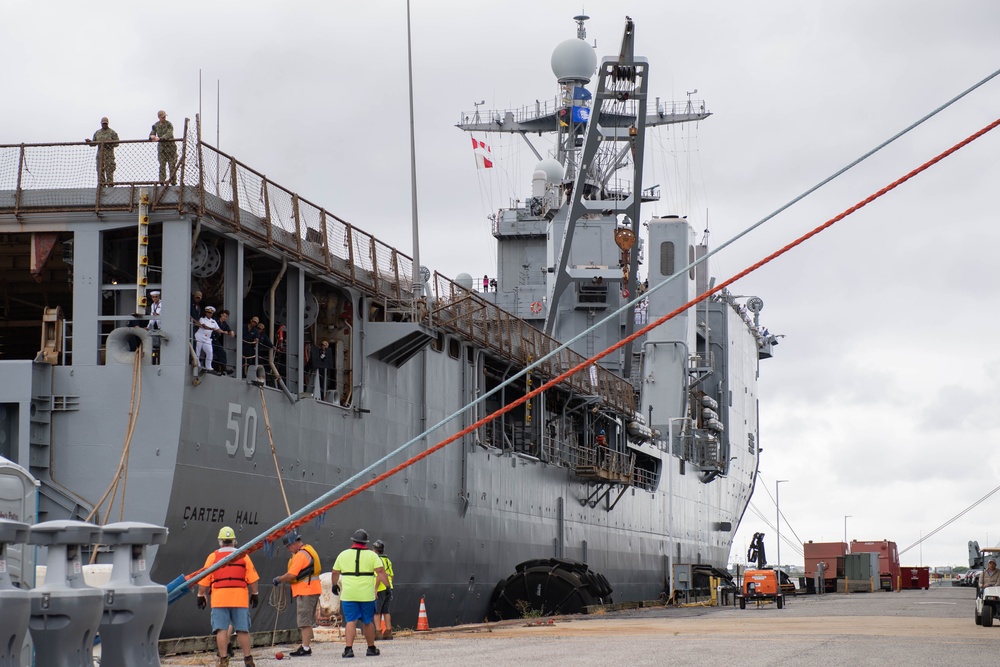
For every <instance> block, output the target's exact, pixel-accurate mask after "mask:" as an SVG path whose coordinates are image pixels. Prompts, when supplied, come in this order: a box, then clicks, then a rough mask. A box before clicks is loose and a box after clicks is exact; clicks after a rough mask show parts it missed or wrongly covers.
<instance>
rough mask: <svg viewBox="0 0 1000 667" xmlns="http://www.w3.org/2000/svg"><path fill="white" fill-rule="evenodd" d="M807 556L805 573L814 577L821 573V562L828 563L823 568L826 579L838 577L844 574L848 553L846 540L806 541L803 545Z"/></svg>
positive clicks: (804, 553) (809, 576)
mask: <svg viewBox="0 0 1000 667" xmlns="http://www.w3.org/2000/svg"><path fill="white" fill-rule="evenodd" d="M802 551H803V555H804V556H805V570H804V572H803V573H804V574H805V576H806V577H808V578H813V577H815V576H816V575H817V574H819V567H818V566H819V564H820V563H826V567H825V568H824V570H823V578H824V579H836V578H838V577H843V576H844V554H846V553H847V543H846V542H812V541H809V542H806V543H805V544H803V545H802Z"/></svg>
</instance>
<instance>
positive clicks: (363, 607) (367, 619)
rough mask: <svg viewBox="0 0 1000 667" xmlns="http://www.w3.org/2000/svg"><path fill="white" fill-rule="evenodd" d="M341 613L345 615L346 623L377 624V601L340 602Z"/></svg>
mask: <svg viewBox="0 0 1000 667" xmlns="http://www.w3.org/2000/svg"><path fill="white" fill-rule="evenodd" d="M340 611H341V613H343V614H344V623H351V622H353V621H361V622H362V623H364V624H365V625H371V624H372V623H374V622H375V600H372V601H371V602H348V601H346V600H341V601H340Z"/></svg>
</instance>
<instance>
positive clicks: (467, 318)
mask: <svg viewBox="0 0 1000 667" xmlns="http://www.w3.org/2000/svg"><path fill="white" fill-rule="evenodd" d="M432 280H433V282H432V284H431V293H432V295H433V297H434V301H433V305H432V309H431V314H432V315H431V317H432V319H433V321H434V323H435V324H436V325H437V326H439V327H443V328H446V329H449V330H451V331H453V332H455V333H456V334H460V335H461V336H463V337H464V338H466V339H467V340H472V341H475V342H477V343H479V344H480V345H482V346H483V347H485V348H487V349H490V350H493V351H494V352H497V353H499V354H500V355H502V356H503V358H506V359H509V360H512V361H515V362H517V363H519V364H521V365H525V366H526V365H528V364H530V363H532V362H534V361H536V360H538V359H541V358H542V357H544V356H546V355H547V354H549V353H550V352H552V351H553V350H555V349H556V348H557V347H559V342H558V341H556V340H555V339H554V338H551V337H549V336H547V335H546V334H545V333H543V332H542V331H539V330H538V329H536V328H535V327H533V326H531V325H530V324H528V323H527V322H525V321H524V320H522V319H520V318H518V317H517V316H515V315H513V314H511V313H508V312H507V311H505V310H503V309H502V308H499V307H498V306H496V305H494V304H492V303H490V302H489V301H487V300H486V299H484V298H482V297H481V296H479V295H478V294H477V293H476V292H474V291H473V290H471V289H466V288H465V287H462V286H461V285H459V284H458V283H456V282H454V281H452V280H450V279H448V278H446V277H444V276H442V275H441V274H439V273H435V274H434V276H433V279H432ZM584 361H586V357H584V356H582V355H580V354H578V353H576V352H573V351H572V350H569V349H565V350H561V351H559V352H558V353H557V354H556V355H554V356H552V357H550V358H549V359H546V360H545V361H544V362H542V364H541V365H539V366H538V367H536V368H535V369H534V370H532V375H534V376H537V377H541V378H543V379H545V380H549V379H552V378H554V377H556V376H558V375H560V374H562V373H563V372H565V371H566V370H569V369H570V368H573V367H575V366H577V365H579V364H581V363H583V362H584ZM563 385H565V386H568V387H569V388H570V389H572V390H573V391H575V392H577V393H578V394H583V395H598V396H601V397H602V398H603V400H604V402H605V403H606V404H607V405H608V406H609V407H612V408H614V409H616V410H619V411H622V412H625V413H626V414H633V413H634V408H633V406H634V405H635V392H634V389H633V387H632V385H631V384H630V383H629V382H628V381H627V380H625V379H624V378H622V377H619V376H618V375H615V374H614V373H612V372H611V371H609V370H608V369H606V368H604V367H602V366H599V365H596V364H593V365H591V366H589V367H587V368H586V369H584V370H583V371H582V372H578V373H576V374H574V375H572V376H571V377H569V378H567V379H566V380H565V381H564V382H563Z"/></svg>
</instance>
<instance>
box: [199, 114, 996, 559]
mask: <svg viewBox="0 0 1000 667" xmlns="http://www.w3.org/2000/svg"><path fill="white" fill-rule="evenodd" d="M998 126H1000V118H998V119H997V120H995V121H993V122H992V123H990V124H989V125H987V126H986V127H984V128H983V129H981V130H979V131H978V132H976V133H975V134H972V135H970V136H969V137H967V138H965V139H963V140H962V141H960V142H959V143H957V144H955V145H954V146H952V147H951V148H949V149H948V150H946V151H944V152H942V153H940V154H939V155H937V156H936V157H934V158H932V159H930V160H928V161H927V162H925V163H923V164H922V165H920V166H919V167H917V168H916V169H914V170H913V171H911V172H909V173H908V174H906V175H905V176H903V177H901V178H899V179H898V180H895V181H893V182H892V183H890V184H889V185H887V186H885V187H884V188H882V189H881V190H879V191H877V192H875V193H874V194H872V195H870V196H868V197H866V198H865V199H863V200H861V201H860V202H858V203H857V204H855V205H854V206H851V207H850V208H848V209H847V210H845V211H843V212H842V213H840V214H839V215H836V216H834V217H832V218H830V219H829V220H827V221H826V222H824V223H823V224H821V225H819V226H818V227H816V228H814V229H812V230H811V231H809V232H807V233H805V234H803V235H802V236H800V237H799V238H797V239H795V240H794V241H792V242H791V243H789V244H787V245H785V246H783V247H782V248H781V249H779V250H777V251H775V252H773V253H771V254H770V255H768V256H767V257H765V258H764V259H762V260H760V261H758V262H757V263H755V264H751V265H750V266H748V267H747V268H745V269H743V270H742V271H740V272H739V273H737V274H736V275H734V276H732V277H731V278H729V279H727V280H725V281H723V282H722V283H720V284H718V285H716V286H715V287H713V288H712V289H709V290H708V291H706V292H704V293H702V294H700V295H698V296H697V297H695V298H694V299H692V300H691V301H688V302H687V303H685V304H684V305H683V306H680V307H678V308H676V309H674V310H673V311H671V312H669V313H667V314H666V315H664V316H662V317H660V318H659V319H657V320H655V321H653V322H651V323H649V324H647V325H646V326H644V327H642V328H641V329H639V330H638V331H636V332H635V333H633V334H632V335H630V336H628V337H627V338H623V339H622V340H620V341H618V342H617V343H615V344H614V345H612V346H611V347H609V348H607V349H606V350H604V351H603V352H599V353H597V354H595V355H594V356H592V357H590V358H589V359H587V360H586V361H583V362H581V363H579V364H577V365H576V366H574V367H573V368H570V369H569V370H567V371H566V372H564V373H562V374H561V375H558V376H556V377H554V378H552V379H551V380H549V381H548V382H546V383H545V384H543V385H541V386H539V387H538V388H536V389H533V390H532V391H530V392H528V393H527V394H525V395H524V396H522V397H521V398H519V399H517V400H515V401H513V402H512V403H509V404H507V405H505V406H504V407H502V408H500V409H499V410H497V411H495V412H493V413H491V414H489V415H487V416H485V417H483V418H482V419H480V420H479V421H477V422H475V423H474V424H472V425H470V426H468V427H466V428H464V429H462V430H461V431H459V432H458V433H456V434H454V435H452V436H450V437H448V438H446V439H444V440H442V441H441V442H439V443H438V444H436V445H434V446H433V447H430V448H428V449H427V450H425V451H423V452H421V453H419V454H417V455H416V456H414V457H412V458H410V459H408V460H407V461H404V462H403V463H400V464H399V465H398V466H396V467H394V468H392V469H391V470H387V471H386V472H384V473H382V474H381V475H378V476H376V477H375V478H374V479H372V480H371V481H368V482H365V483H364V484H362V485H361V486H359V487H358V488H356V489H354V490H353V491H349V492H348V493H346V494H344V495H343V496H341V497H340V498H337V499H336V500H333V501H331V502H329V503H327V504H326V505H324V506H323V507H322V508H320V509H317V510H315V511H313V512H311V513H310V514H307V515H306V516H304V517H303V518H301V519H299V520H298V521H296V522H295V523H293V524H291V525H289V526H288V527H287V528H286V529H285V530H282V531H280V532H276V533H274V534H273V535H271V536H270V537H269V538H268V539H266V540H264V541H265V542H274V541H276V540H277V539H278V538H279V537H281V536H282V535H284V534H285V533H287V532H289V531H291V530H294V529H295V528H297V527H299V526H301V525H302V524H305V523H308V522H309V521H311V520H312V519H315V518H316V517H318V516H320V515H321V514H323V513H324V512H327V511H329V510H331V509H333V508H334V507H336V506H337V505H339V504H341V503H343V502H345V501H346V500H348V499H350V498H353V497H354V496H356V495H358V494H359V493H361V492H362V491H365V490H367V489H370V488H371V487H373V486H375V485H376V484H379V483H380V482H383V481H385V480H386V479H388V478H389V477H392V476H393V475H395V474H396V473H398V472H400V471H402V470H405V469H406V468H409V467H410V466H412V465H413V464H414V463H417V462H418V461H421V460H423V459H425V458H427V457H428V456H430V455H431V454H433V453H434V452H436V451H438V450H439V449H442V448H444V447H446V446H447V445H450V444H451V443H453V442H455V441H456V440H458V439H459V438H461V437H463V436H465V435H467V434H469V433H471V432H472V431H475V430H476V429H477V428H479V427H480V426H483V425H485V424H488V423H489V422H491V421H493V420H494V419H496V418H497V417H500V416H502V415H504V414H507V413H508V412H510V411H511V410H513V409H514V408H516V407H518V406H519V405H523V404H524V403H526V402H527V401H529V400H531V399H532V398H534V397H535V396H537V395H538V394H540V393H542V392H543V391H545V390H546V389H550V388H552V387H554V386H555V385H557V384H559V383H560V382H562V381H563V380H565V379H567V378H569V377H570V376H572V375H574V374H576V373H578V372H580V371H581V370H583V369H585V368H586V367H587V366H589V365H591V364H593V363H595V362H597V361H599V360H600V359H603V358H604V357H606V356H608V355H609V354H611V353H612V352H614V351H615V350H618V349H620V348H622V347H624V346H625V345H627V344H628V343H630V342H632V341H634V340H636V339H637V338H639V337H641V336H644V335H646V334H647V333H649V332H650V331H652V330H653V329H655V328H656V327H658V326H660V325H661V324H663V323H664V322H666V321H668V320H670V319H672V318H674V317H676V316H677V315H679V314H680V313H683V312H684V311H685V310H687V309H688V308H691V307H692V306H694V305H697V304H699V303H701V302H702V301H704V300H705V299H707V298H708V297H710V296H712V295H713V294H715V293H716V292H719V291H721V290H722V289H725V288H726V287H728V286H730V285H732V284H733V283H735V282H736V281H737V280H739V279H740V278H745V277H746V276H747V275H749V274H751V273H753V272H754V271H756V270H757V269H759V268H760V267H762V266H764V265H765V264H767V263H769V262H771V261H773V260H775V259H777V258H778V257H780V256H782V255H784V254H785V253H787V252H788V251H790V250H791V249H792V248H795V247H796V246H799V245H801V244H802V243H805V242H806V241H808V240H809V239H811V238H812V237H814V236H816V235H817V234H819V233H820V232H822V231H824V230H826V229H828V228H830V227H832V226H833V225H834V224H836V223H838V222H840V221H841V220H843V219H844V218H846V217H847V216H849V215H851V214H852V213H855V212H857V211H858V210H860V209H862V208H864V207H865V206H867V205H868V204H870V203H872V202H873V201H875V200H876V199H878V198H879V197H881V196H882V195H884V194H886V193H888V192H890V191H892V190H894V189H896V188H897V187H899V186H900V185H902V184H903V183H905V182H907V181H908V180H910V179H911V178H913V177H914V176H916V175H917V174H920V173H921V172H924V171H926V170H927V169H929V168H931V167H932V166H934V165H935V164H937V163H938V162H940V161H941V160H943V159H944V158H946V157H948V156H949V155H951V154H952V153H955V152H956V151H958V150H959V149H961V148H964V147H965V146H967V145H969V144H970V143H972V142H973V141H975V140H976V139H978V138H980V137H981V136H983V135H984V134H986V133H987V132H989V131H991V130H994V129H996V128H997V127H998ZM261 544H263V542H262V543H261ZM259 548H260V545H255V546H253V547H251V548H250V549H249V550H248V551H247V553H252V552H254V551H256V550H257V549H259ZM199 572H200V570H199Z"/></svg>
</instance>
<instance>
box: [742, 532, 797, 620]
mask: <svg viewBox="0 0 1000 667" xmlns="http://www.w3.org/2000/svg"><path fill="white" fill-rule="evenodd" d="M747 561H748V562H752V561H756V563H757V567H756V568H754V569H748V570H747V571H746V572H744V573H743V586H742V588H741V589H740V593H739V594H737V596H736V598H737V600H738V601H739V604H740V609H746V608H747V601H748V600H749V601H750V602H753V603H756V604H758V605H759V604H760V603H761V602H774V604H775V606H777V607H778V609H784V607H785V594H784V592H783V591H782V589H781V586H780V584H779V583H778V572H777V571H776V570H774V568H770V567H767V559H766V557H765V556H764V533H754V536H753V539H752V540H751V541H750V548H749V549H748V550H747Z"/></svg>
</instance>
